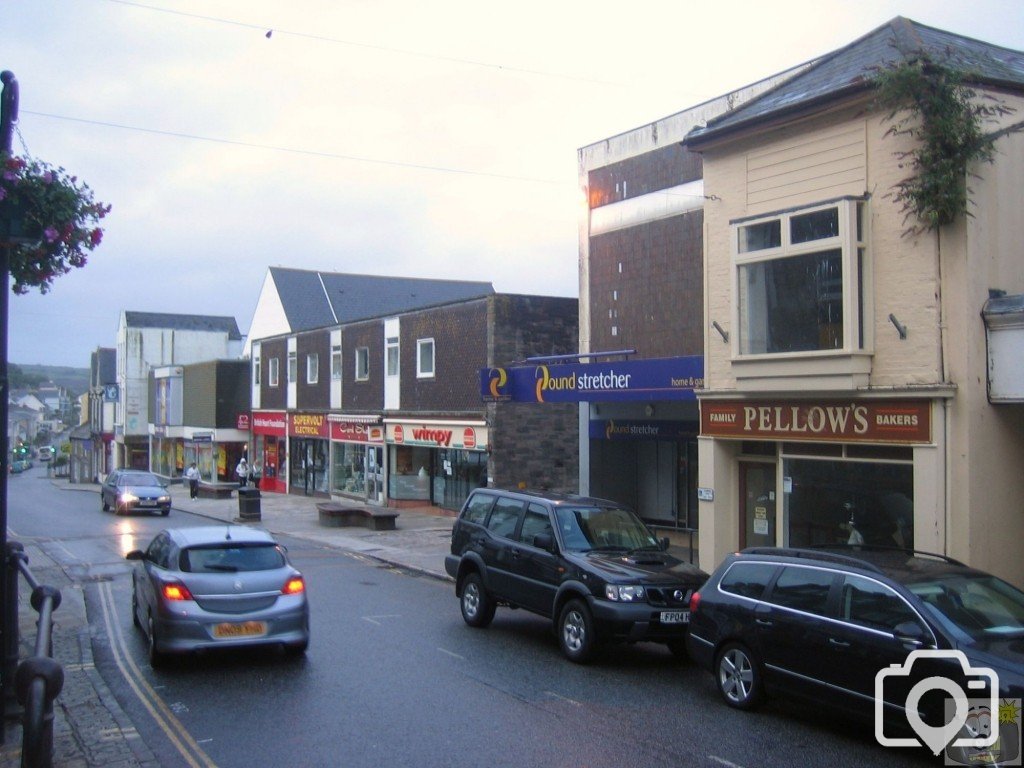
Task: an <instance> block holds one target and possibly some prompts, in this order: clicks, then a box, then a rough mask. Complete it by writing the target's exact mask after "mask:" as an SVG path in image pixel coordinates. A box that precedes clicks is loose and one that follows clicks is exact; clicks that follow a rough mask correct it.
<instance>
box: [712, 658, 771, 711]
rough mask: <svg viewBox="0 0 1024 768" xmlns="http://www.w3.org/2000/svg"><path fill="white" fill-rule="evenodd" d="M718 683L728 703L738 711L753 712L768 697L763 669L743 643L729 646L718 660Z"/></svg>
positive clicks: (716, 669) (716, 675)
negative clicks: (748, 710) (762, 677)
mask: <svg viewBox="0 0 1024 768" xmlns="http://www.w3.org/2000/svg"><path fill="white" fill-rule="evenodd" d="M715 680H716V681H717V682H718V692H719V693H721V694H722V698H723V699H725V703H726V704H728V705H729V706H730V707H735V708H736V709H753V708H754V707H756V706H757V705H758V704H760V703H761V699H762V698H763V696H764V688H763V685H764V684H763V682H762V680H761V666H760V665H759V664H758V662H757V659H756V658H755V657H754V655H753V654H752V653H751V652H750V650H749V649H747V647H746V646H743V645H740V644H739V643H729V644H728V645H727V646H725V647H724V648H723V649H722V650H721V651H720V652H719V653H718V656H717V657H716V658H715Z"/></svg>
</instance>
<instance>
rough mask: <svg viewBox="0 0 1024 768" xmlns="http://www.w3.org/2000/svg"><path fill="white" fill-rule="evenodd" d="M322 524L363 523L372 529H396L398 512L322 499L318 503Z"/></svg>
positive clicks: (365, 526)
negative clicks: (352, 505) (350, 505)
mask: <svg viewBox="0 0 1024 768" xmlns="http://www.w3.org/2000/svg"><path fill="white" fill-rule="evenodd" d="M316 509H317V512H318V513H319V517H320V525H326V526H328V527H330V528H344V527H346V526H354V525H361V526H363V527H364V528H369V529H370V530H372V531H393V530H395V518H397V517H398V513H397V512H392V511H390V510H387V509H376V508H373V507H347V506H345V505H344V504H339V503H338V502H336V501H321V502H318V503H317V505H316Z"/></svg>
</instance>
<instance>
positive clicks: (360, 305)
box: [270, 267, 494, 332]
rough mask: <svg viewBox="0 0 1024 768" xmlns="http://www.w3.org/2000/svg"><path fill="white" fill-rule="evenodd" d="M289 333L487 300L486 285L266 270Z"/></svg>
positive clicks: (489, 287) (489, 292)
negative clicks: (485, 298)
mask: <svg viewBox="0 0 1024 768" xmlns="http://www.w3.org/2000/svg"><path fill="white" fill-rule="evenodd" d="M270 272H271V275H272V277H273V281H274V286H275V287H276V289H277V293H278V297H279V298H280V301H281V306H282V307H283V308H284V312H285V316H286V317H287V318H288V325H289V326H290V330H291V331H293V332H294V331H308V330H313V329H315V328H325V327H328V326H332V325H339V324H343V323H351V322H355V321H357V320H367V319H369V318H373V317H383V316H384V315H391V314H397V313H399V312H407V311H410V310H413V309H424V308H426V307H431V306H437V305H440V304H450V303H452V302H456V301H466V300H468V299H475V298H480V297H482V296H490V295H492V294H493V293H494V287H493V286H492V285H491V283H486V282H476V281H468V280H431V279H425V278H409V277H386V276H381V275H353V274H345V273H338V272H314V271H308V270H301V269H288V268H285V267H271V268H270Z"/></svg>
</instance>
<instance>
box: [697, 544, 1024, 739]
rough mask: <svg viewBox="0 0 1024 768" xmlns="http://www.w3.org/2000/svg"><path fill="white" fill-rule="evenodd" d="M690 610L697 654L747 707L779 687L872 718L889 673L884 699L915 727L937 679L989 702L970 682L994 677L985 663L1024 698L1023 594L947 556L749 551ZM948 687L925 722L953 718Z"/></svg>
mask: <svg viewBox="0 0 1024 768" xmlns="http://www.w3.org/2000/svg"><path fill="white" fill-rule="evenodd" d="M690 617H691V623H690V634H689V637H688V638H687V645H688V647H689V650H690V655H691V656H692V658H693V659H694V661H695V662H697V663H699V664H700V665H702V666H704V667H706V668H707V669H709V670H711V672H712V673H713V674H714V677H715V681H716V683H717V686H718V690H719V692H720V693H721V695H722V697H723V698H724V699H725V702H726V703H727V704H729V705H730V706H732V707H736V708H738V709H750V708H752V707H754V706H756V705H757V704H758V703H759V702H760V701H761V700H762V699H763V698H764V696H765V695H766V694H775V695H782V696H792V697H797V698H802V699H804V700H807V701H810V702H812V703H815V704H818V705H826V706H835V707H839V708H842V709H843V710H845V711H848V712H850V713H852V714H854V715H862V716H864V718H868V719H873V718H874V716H875V715H874V713H875V706H876V701H875V693H876V676H877V675H878V673H879V672H880V671H881V670H883V669H888V670H889V672H887V673H886V675H883V676H882V681H883V685H882V687H881V692H882V696H881V697H880V701H881V702H882V703H881V704H879V705H878V706H879V707H880V709H881V710H882V711H884V713H885V714H884V718H883V721H884V722H886V723H890V724H891V725H892V727H893V728H900V729H905V728H906V726H907V723H908V721H907V715H906V705H907V702H908V697H909V696H910V692H911V690H912V689H913V686H914V685H916V684H917V683H918V682H920V681H921V680H923V679H924V678H927V677H942V678H947V679H950V680H953V681H954V682H955V683H956V684H957V685H959V686H960V687H961V689H962V690H964V691H966V692H967V694H966V695H967V696H968V697H970V698H982V697H983V695H984V694H983V693H982V692H980V690H976V689H975V687H974V686H971V687H970V688H968V687H966V686H967V681H968V680H981V682H983V683H984V682H985V680H983V679H981V678H979V677H978V676H977V675H975V674H974V671H976V670H977V669H979V668H986V669H989V670H992V671H994V672H995V673H996V675H997V677H998V683H999V690H998V696H999V697H1003V698H1019V697H1021V696H1024V593H1022V592H1021V591H1020V590H1018V589H1016V588H1015V587H1013V586H1011V585H1010V584H1007V583H1006V582H1004V581H1002V580H1000V579H998V578H996V577H994V576H991V575H989V574H987V573H984V572H982V571H979V570H975V569H973V568H969V567H967V566H966V565H963V564H962V563H959V562H957V561H955V560H952V559H950V558H947V557H943V556H939V555H931V554H927V553H922V552H912V551H909V550H903V549H893V548H882V547H866V546H847V547H844V546H842V545H838V546H829V547H828V548H827V549H817V548H811V549H776V548H753V549H747V550H744V551H743V552H740V553H738V554H735V555H731V556H729V557H727V558H726V559H725V561H724V562H723V563H722V564H721V565H720V566H719V567H718V568H717V569H716V570H715V572H714V573H713V574H712V576H711V578H710V579H709V580H708V582H707V584H705V585H704V586H703V587H702V588H701V589H700V590H699V591H698V592H697V593H695V594H694V595H693V598H692V599H691V601H690ZM916 651H941V652H944V657H943V658H939V656H940V655H943V654H937V653H914V652H916ZM956 652H959V653H960V654H962V656H960V655H959V654H957V653H956ZM912 653H913V656H912V655H911V654H912ZM958 658H959V661H958ZM964 659H966V661H967V662H968V666H967V667H966V668H965V667H964V665H963V661H964ZM990 680H991V678H989V681H990ZM987 690H988V691H989V694H990V695H995V694H993V692H992V691H991V686H990V685H988V686H987ZM947 693H948V691H946V690H942V689H939V690H935V691H931V693H930V694H927V695H925V696H923V697H920V698H919V699H918V700H919V701H920V704H919V705H918V714H920V715H921V716H922V717H923V719H924V721H925V722H927V723H932V722H934V723H936V724H943V723H946V722H947V721H948V718H945V716H944V715H943V714H942V713H943V706H944V703H945V699H946V698H947V696H946V694H947ZM886 727H888V726H886Z"/></svg>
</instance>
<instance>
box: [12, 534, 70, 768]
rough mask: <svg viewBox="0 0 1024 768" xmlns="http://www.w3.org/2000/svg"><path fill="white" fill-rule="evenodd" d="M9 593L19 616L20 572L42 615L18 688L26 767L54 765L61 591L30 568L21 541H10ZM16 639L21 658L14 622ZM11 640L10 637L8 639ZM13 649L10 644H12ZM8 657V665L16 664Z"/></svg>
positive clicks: (61, 673)
mask: <svg viewBox="0 0 1024 768" xmlns="http://www.w3.org/2000/svg"><path fill="white" fill-rule="evenodd" d="M6 563H7V573H6V574H5V575H4V576H5V578H6V579H7V594H8V599H9V601H10V604H11V605H12V606H13V612H14V613H15V615H17V610H18V608H17V605H18V573H19V572H20V573H21V575H22V576H23V577H24V578H25V581H26V582H27V583H28V585H29V586H30V587H31V588H32V597H31V603H32V608H33V609H34V610H35V611H36V613H38V614H39V620H38V621H37V622H36V643H35V655H33V656H30V657H29V658H27V659H24V660H23V661H22V662H21V663H19V664H18V665H17V671H16V672H15V674H14V690H15V694H16V696H17V700H18V704H20V705H21V707H22V736H21V765H22V768H51V767H52V765H53V702H54V699H56V698H57V696H58V695H59V694H60V692H61V689H62V688H63V687H64V667H62V666H61V664H60V663H59V662H58V661H57V660H56V659H54V658H53V612H54V611H56V610H57V608H59V607H60V600H61V596H60V590H59V589H57V588H56V587H51V586H47V585H46V584H40V583H39V582H38V581H37V580H36V577H35V576H34V575H33V574H32V571H31V569H30V568H29V567H28V555H26V554H25V548H24V547H23V546H22V545H21V544H20V543H19V542H17V541H11V542H8V544H7V558H6ZM13 626H14V628H15V632H14V634H15V638H14V642H13V646H14V650H15V658H14V660H13V661H16V659H17V648H18V647H19V646H18V641H17V637H16V636H17V627H18V622H17V621H15V622H14V623H13ZM8 641H9V643H10V638H8ZM8 648H10V645H9V646H8ZM13 661H12V660H11V659H9V658H8V659H5V667H8V668H9V667H11V666H13Z"/></svg>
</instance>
